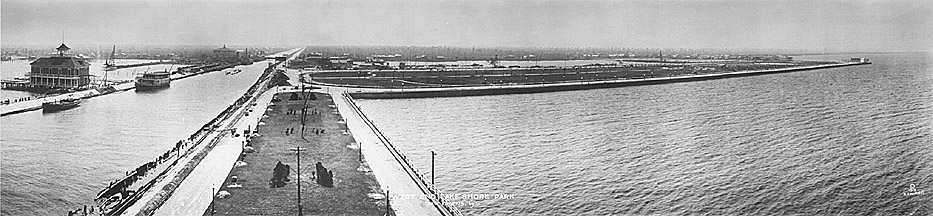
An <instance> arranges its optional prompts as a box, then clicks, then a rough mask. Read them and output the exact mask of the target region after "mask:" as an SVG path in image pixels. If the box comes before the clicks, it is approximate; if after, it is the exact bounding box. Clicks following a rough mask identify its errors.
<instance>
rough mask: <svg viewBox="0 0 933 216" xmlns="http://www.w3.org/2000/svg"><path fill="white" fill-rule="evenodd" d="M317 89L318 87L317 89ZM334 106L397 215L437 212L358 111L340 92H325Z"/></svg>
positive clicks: (433, 213)
mask: <svg viewBox="0 0 933 216" xmlns="http://www.w3.org/2000/svg"><path fill="white" fill-rule="evenodd" d="M318 91H321V90H320V89H319V90H318ZM328 93H330V95H331V98H332V99H333V101H334V104H336V105H337V110H338V111H339V112H340V115H341V116H343V117H344V119H345V121H346V122H347V128H348V129H349V130H350V133H351V134H353V138H354V139H355V140H356V142H358V143H362V148H363V157H364V158H366V161H367V162H368V163H369V166H370V168H371V169H372V171H373V174H375V175H376V180H377V181H379V185H381V186H382V189H383V190H388V191H389V198H390V203H391V206H392V209H393V210H395V212H396V214H398V215H441V213H440V212H439V211H438V209H437V207H435V206H434V204H433V203H431V201H430V200H428V199H426V198H425V193H424V192H423V191H422V190H421V188H419V186H418V185H417V184H416V183H415V180H414V179H412V177H411V176H409V175H408V174H407V173H406V171H405V170H404V168H402V165H401V164H400V163H399V162H398V161H397V160H396V159H395V157H393V156H392V153H391V152H389V149H388V148H387V147H386V146H385V145H384V144H383V143H382V142H381V141H380V140H379V138H378V137H377V136H376V134H375V133H374V132H373V131H372V130H371V129H370V128H369V126H367V125H366V123H365V122H364V121H363V119H362V117H360V115H358V114H356V112H355V111H354V110H353V109H352V108H351V107H350V104H349V103H348V102H347V101H346V100H344V99H343V96H340V94H341V93H342V92H339V91H337V92H328Z"/></svg>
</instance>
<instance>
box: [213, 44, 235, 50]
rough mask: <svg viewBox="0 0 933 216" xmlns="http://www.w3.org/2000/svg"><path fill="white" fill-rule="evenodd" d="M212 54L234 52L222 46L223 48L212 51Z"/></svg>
mask: <svg viewBox="0 0 933 216" xmlns="http://www.w3.org/2000/svg"><path fill="white" fill-rule="evenodd" d="M214 52H234V50H233V49H230V48H227V45H226V44H224V47H221V48H217V49H214Z"/></svg>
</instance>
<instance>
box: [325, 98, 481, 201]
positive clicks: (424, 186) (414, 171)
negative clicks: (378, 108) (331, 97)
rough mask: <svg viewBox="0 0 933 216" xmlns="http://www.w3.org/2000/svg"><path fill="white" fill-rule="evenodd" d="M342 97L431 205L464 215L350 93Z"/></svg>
mask: <svg viewBox="0 0 933 216" xmlns="http://www.w3.org/2000/svg"><path fill="white" fill-rule="evenodd" d="M341 95H342V96H343V98H344V100H346V101H347V103H348V104H350V107H351V109H353V111H354V112H356V113H357V114H358V115H359V116H360V118H362V119H363V122H364V123H366V125H367V126H368V127H369V128H370V129H371V130H372V131H373V132H374V133H375V134H376V137H377V138H379V140H380V141H381V142H382V144H383V145H385V146H386V148H388V149H389V152H390V153H392V156H393V157H395V159H396V160H397V161H399V162H400V163H401V165H402V167H403V168H404V170H405V172H407V173H408V175H409V176H411V177H412V180H415V183H416V184H417V185H418V187H419V188H421V190H422V191H423V192H425V195H427V196H426V197H427V198H428V200H430V201H431V203H433V204H434V206H435V207H437V208H438V210H441V213H442V214H443V215H458V216H459V215H463V214H462V213H460V210H459V209H457V207H456V206H454V205H453V204H451V203H450V202H448V201H447V200H445V199H444V196H442V194H441V192H440V190H438V189H437V187H435V186H434V184H432V183H431V182H430V181H427V180H425V178H424V175H422V174H421V172H420V171H419V170H418V168H415V166H414V165H412V163H411V161H409V160H408V157H406V156H405V154H402V152H401V151H399V150H398V149H397V148H395V145H393V144H392V142H390V141H389V139H388V138H386V136H385V135H384V134H383V133H382V131H380V130H379V128H377V127H376V124H375V123H373V122H372V121H371V120H369V118H368V117H366V114H363V111H362V109H360V107H359V106H357V105H356V102H355V101H353V97H351V96H350V94H349V93H346V92H344V93H342V94H341Z"/></svg>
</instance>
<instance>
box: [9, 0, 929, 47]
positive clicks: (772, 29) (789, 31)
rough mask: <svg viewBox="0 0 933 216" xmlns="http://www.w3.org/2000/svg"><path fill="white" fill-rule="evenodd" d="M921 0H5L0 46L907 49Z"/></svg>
mask: <svg viewBox="0 0 933 216" xmlns="http://www.w3.org/2000/svg"><path fill="white" fill-rule="evenodd" d="M931 5H933V4H931V3H928V2H924V1H855V2H844V1H819V2H803V1H779V2H759V1H752V2H745V1H725V2H722V1H699V2H692V1H690V2H688V1H665V2H647V1H622V2H610V1H517V2H516V1H442V2H431V1H377V2H368V1H349V2H343V1H341V2H337V1H313V2H312V1H271V2H270V1H229V2H228V1H196V2H181V1H168V2H156V1H127V2H122V1H36V2H33V1H3V2H2V7H0V10H2V13H0V14H2V21H0V22H2V26H0V31H2V39H3V44H4V46H9V45H45V44H57V43H59V42H60V41H61V40H62V37H64V40H65V41H66V42H67V43H68V44H84V45H108V44H148V45H213V44H228V45H348V46H367V45H390V46H451V47H471V46H473V47H651V48H685V49H784V50H808V51H826V52H912V51H930V50H931V49H930V48H931V47H933V30H931V29H930V28H928V26H931V24H933V22H931V20H933V19H931V18H933V15H931V14H933V7H931Z"/></svg>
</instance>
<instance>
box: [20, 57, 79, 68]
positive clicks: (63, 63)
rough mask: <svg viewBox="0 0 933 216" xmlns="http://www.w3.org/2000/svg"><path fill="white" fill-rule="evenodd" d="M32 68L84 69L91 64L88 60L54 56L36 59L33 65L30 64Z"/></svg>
mask: <svg viewBox="0 0 933 216" xmlns="http://www.w3.org/2000/svg"><path fill="white" fill-rule="evenodd" d="M29 64H30V65H32V66H43V67H70V68H83V67H88V66H90V65H91V63H89V62H87V60H84V59H81V58H77V57H72V56H52V57H45V58H39V59H36V61H33V62H32V63H29Z"/></svg>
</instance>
